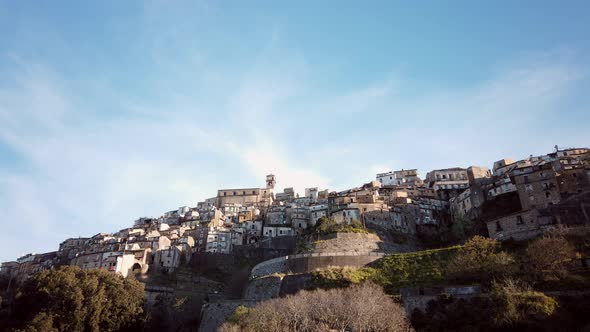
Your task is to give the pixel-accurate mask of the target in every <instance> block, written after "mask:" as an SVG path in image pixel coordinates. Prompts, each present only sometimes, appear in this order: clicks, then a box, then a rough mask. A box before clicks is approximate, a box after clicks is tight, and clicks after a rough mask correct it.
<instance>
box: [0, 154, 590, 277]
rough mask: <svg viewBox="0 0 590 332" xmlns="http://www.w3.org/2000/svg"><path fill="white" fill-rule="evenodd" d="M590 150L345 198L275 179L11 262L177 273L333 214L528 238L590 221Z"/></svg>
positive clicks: (395, 178)
mask: <svg viewBox="0 0 590 332" xmlns="http://www.w3.org/2000/svg"><path fill="white" fill-rule="evenodd" d="M589 178H590V149H587V148H575V149H561V150H560V149H558V148H557V147H556V148H555V151H554V152H552V153H549V154H547V155H543V156H537V157H533V156H531V157H529V158H526V159H523V160H519V161H513V160H510V159H502V160H499V161H497V162H495V163H494V165H493V168H492V170H489V169H487V168H485V167H478V166H471V167H468V168H460V167H453V168H447V169H439V170H433V171H431V172H428V173H427V174H426V177H425V178H424V179H422V178H421V177H420V175H419V173H418V171H417V170H416V169H404V170H399V171H392V172H386V173H379V174H377V175H376V179H375V180H374V181H371V182H369V183H367V184H364V185H362V186H361V187H356V188H351V189H348V190H344V191H340V192H330V191H328V190H319V189H318V188H316V187H313V188H306V189H305V193H304V195H301V196H300V195H299V194H298V193H296V192H295V191H294V189H293V188H285V189H284V190H283V191H282V192H275V183H276V182H275V176H274V175H272V174H271V175H267V176H266V186H265V187H264V188H237V189H222V190H218V191H217V195H216V196H215V197H213V198H210V199H206V200H205V201H203V202H199V203H197V204H196V206H194V207H187V206H183V207H180V208H178V209H176V210H173V211H169V212H166V213H165V214H163V215H162V216H160V217H158V218H140V219H138V220H136V221H135V222H134V224H133V227H130V228H125V229H122V230H120V231H118V232H116V233H112V234H111V233H109V234H107V233H100V234H97V235H95V236H93V237H89V238H71V239H67V240H65V241H63V242H62V243H61V244H60V245H59V250H58V251H55V252H50V253H45V254H28V255H25V256H23V257H20V258H19V259H18V260H17V261H15V262H6V263H2V266H1V270H0V272H1V273H4V274H9V275H10V276H14V277H15V278H17V279H20V280H22V279H25V278H27V277H28V276H30V275H32V274H34V273H36V272H38V271H41V270H44V269H51V268H53V267H55V266H59V265H64V264H70V265H77V266H79V267H81V268H83V269H94V268H99V269H105V270H108V271H112V272H114V273H118V274H121V275H123V276H128V275H130V274H134V273H146V272H148V271H157V270H160V271H165V272H170V271H174V270H175V269H176V268H178V267H179V266H180V265H181V264H183V263H184V262H187V261H189V260H190V259H191V257H192V256H193V255H196V254H202V253H216V254H231V253H233V252H235V250H236V249H237V248H240V247H242V248H243V246H256V245H259V244H260V243H262V242H264V241H266V240H268V239H270V238H274V237H280V236H297V235H301V234H303V233H304V232H305V231H306V229H308V228H311V227H314V226H315V225H316V224H317V222H318V220H319V219H320V218H322V217H327V218H331V219H333V220H335V221H336V222H337V223H342V224H350V223H352V222H353V221H355V220H356V221H358V222H360V223H362V224H363V225H364V226H366V227H369V228H375V229H381V230H385V231H388V232H395V233H399V234H403V235H405V236H409V237H413V236H416V235H418V234H420V233H429V234H435V235H436V232H437V231H438V230H440V229H442V228H443V226H449V225H451V224H453V223H456V222H474V223H481V224H483V225H486V228H487V230H488V235H489V236H490V237H493V238H497V239H501V240H503V239H509V238H513V239H526V238H530V237H533V236H536V235H538V234H539V233H541V232H543V231H545V230H547V229H549V228H551V227H554V226H555V225H556V224H584V223H586V224H588V223H590V180H589Z"/></svg>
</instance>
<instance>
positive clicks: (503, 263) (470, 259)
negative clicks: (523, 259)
mask: <svg viewBox="0 0 590 332" xmlns="http://www.w3.org/2000/svg"><path fill="white" fill-rule="evenodd" d="M513 263H514V259H513V258H512V256H511V255H509V254H508V253H506V252H503V251H501V250H500V243H499V242H498V241H497V240H494V239H489V238H485V237H483V236H479V235H478V236H474V237H473V238H471V239H470V240H469V241H467V242H465V244H464V245H463V247H462V248H461V249H460V250H459V253H458V254H457V255H456V256H455V257H454V258H453V260H452V261H451V263H450V264H449V272H450V273H451V274H452V275H454V276H455V277H457V278H459V279H478V280H491V279H492V278H494V277H499V276H503V275H506V274H508V273H510V272H511V269H512V267H513Z"/></svg>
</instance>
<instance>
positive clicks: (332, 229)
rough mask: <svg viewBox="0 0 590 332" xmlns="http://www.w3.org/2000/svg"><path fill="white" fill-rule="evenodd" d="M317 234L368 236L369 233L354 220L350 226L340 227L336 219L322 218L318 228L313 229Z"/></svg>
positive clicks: (317, 225)
mask: <svg viewBox="0 0 590 332" xmlns="http://www.w3.org/2000/svg"><path fill="white" fill-rule="evenodd" d="M313 233H315V234H321V235H326V234H332V233H361V234H368V233H369V232H368V231H367V230H366V229H365V228H364V227H363V225H362V224H361V222H360V221H358V220H356V219H354V220H353V221H352V222H351V224H350V225H340V224H338V223H337V222H336V221H335V220H334V219H330V218H327V217H321V218H320V219H318V222H317V224H316V226H315V227H314V229H313Z"/></svg>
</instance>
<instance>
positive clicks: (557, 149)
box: [554, 144, 559, 152]
mask: <svg viewBox="0 0 590 332" xmlns="http://www.w3.org/2000/svg"><path fill="white" fill-rule="evenodd" d="M554 148H555V152H557V151H559V147H558V146H557V144H555V146H554Z"/></svg>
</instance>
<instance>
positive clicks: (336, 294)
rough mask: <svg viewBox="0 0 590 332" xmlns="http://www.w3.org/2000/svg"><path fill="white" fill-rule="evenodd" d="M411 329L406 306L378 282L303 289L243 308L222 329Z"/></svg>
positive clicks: (276, 331) (273, 331)
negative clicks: (328, 288)
mask: <svg viewBox="0 0 590 332" xmlns="http://www.w3.org/2000/svg"><path fill="white" fill-rule="evenodd" d="M331 329H332V330H337V331H408V330H410V325H409V323H408V321H407V319H406V317H405V313H404V309H403V308H402V307H401V306H400V305H399V304H397V303H395V302H393V300H392V299H391V298H390V297H389V296H387V295H386V294H385V293H384V292H383V290H382V289H381V287H379V286H376V285H374V284H369V283H365V284H361V285H353V286H351V287H349V288H345V289H331V290H315V291H301V292H299V293H297V294H296V295H291V296H287V297H284V298H278V299H272V300H268V301H264V302H261V303H259V304H257V305H256V306H255V307H254V308H251V309H247V308H243V307H242V308H240V307H238V309H237V310H236V312H235V314H234V315H232V318H231V319H230V321H228V322H226V323H225V324H224V325H223V326H222V328H221V331H225V332H230V331H266V332H279V331H328V330H331Z"/></svg>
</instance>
